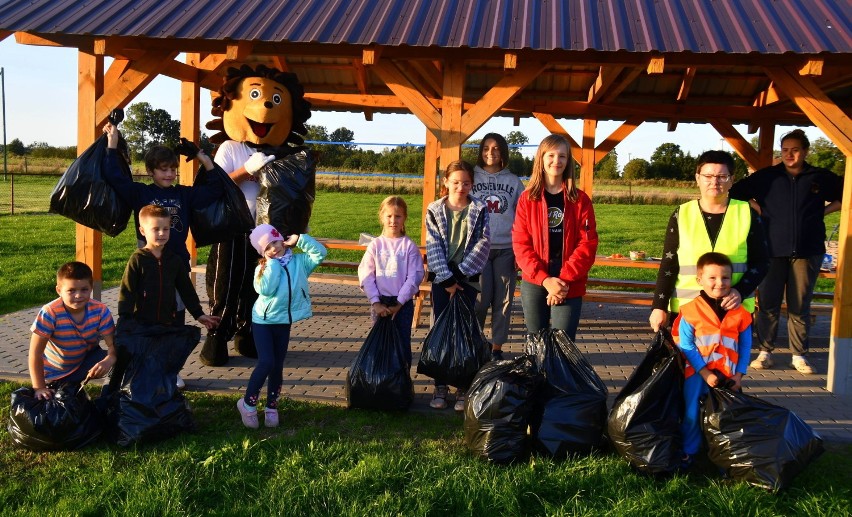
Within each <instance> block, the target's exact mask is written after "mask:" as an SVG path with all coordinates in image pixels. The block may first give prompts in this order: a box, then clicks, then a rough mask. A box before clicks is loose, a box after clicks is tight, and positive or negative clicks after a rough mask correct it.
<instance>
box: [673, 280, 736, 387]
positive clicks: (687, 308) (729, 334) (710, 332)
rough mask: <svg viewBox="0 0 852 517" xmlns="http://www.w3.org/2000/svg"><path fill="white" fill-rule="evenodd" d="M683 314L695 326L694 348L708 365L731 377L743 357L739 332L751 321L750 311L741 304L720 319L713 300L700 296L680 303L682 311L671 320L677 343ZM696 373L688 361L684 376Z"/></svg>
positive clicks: (711, 368)
mask: <svg viewBox="0 0 852 517" xmlns="http://www.w3.org/2000/svg"><path fill="white" fill-rule="evenodd" d="M681 318H686V321H687V322H688V323H689V324H690V325H692V326H693V327H695V348H696V349H698V353H700V354H701V357H703V358H704V361H705V362H706V363H707V368H709V369H710V370H718V371H719V372H721V373H722V374H723V375H725V376H726V377H732V376H733V375H734V373H736V370H737V361H739V358H740V355H739V352H738V350H737V348H738V344H739V337H740V333H741V332H742V331H744V330H745V329H747V328H748V326H749V325H751V314H749V312H748V311H747V310H745V309H744V308H743V307H742V306H740V307H737V308H736V309H734V310H732V311H728V313H727V314H725V318H724V319H723V320H722V321H719V317H718V316H717V315H716V312H715V311H714V310H713V308H712V307H710V304H708V303H707V301H706V300H704V298H702V297H701V296H699V297H698V298H695V299H694V300H692V301H691V302H689V303H686V304H684V305H682V306H681V307H680V314H678V315H677V318H676V319H675V321H674V323H673V324H672V333H673V336H674V338H675V343H678V344H680V336H679V335H678V328H679V326H680V319H681ZM694 373H695V368H693V367H692V365H691V364H689V361H687V362H686V368H684V376H685V377H687V378H689V377H690V376H692V375H693V374H694Z"/></svg>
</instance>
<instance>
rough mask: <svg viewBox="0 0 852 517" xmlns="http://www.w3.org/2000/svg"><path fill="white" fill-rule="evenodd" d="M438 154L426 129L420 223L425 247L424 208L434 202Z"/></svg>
mask: <svg viewBox="0 0 852 517" xmlns="http://www.w3.org/2000/svg"><path fill="white" fill-rule="evenodd" d="M439 152H440V149H439V144H438V138H437V137H436V136H435V133H434V132H432V131H430V130H429V129H426V163H425V164H424V165H423V207H422V208H423V211H422V212H421V213H422V214H423V217H422V218H421V221H420V245H421V246H425V245H426V208H428V207H429V203H431V202H432V201H435V195H436V190H437V188H436V187H437V185H438V175H439V174H440V171H439V170H438V154H439Z"/></svg>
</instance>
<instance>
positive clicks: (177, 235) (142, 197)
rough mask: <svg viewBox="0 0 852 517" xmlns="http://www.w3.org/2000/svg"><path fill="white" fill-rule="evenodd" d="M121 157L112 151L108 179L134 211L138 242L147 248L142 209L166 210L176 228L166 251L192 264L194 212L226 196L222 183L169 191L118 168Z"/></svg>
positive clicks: (107, 164) (106, 165)
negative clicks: (189, 240)
mask: <svg viewBox="0 0 852 517" xmlns="http://www.w3.org/2000/svg"><path fill="white" fill-rule="evenodd" d="M119 159H120V158H119V154H118V153H117V152H116V151H115V149H109V150H108V151H107V155H106V157H105V158H104V160H105V162H104V168H103V169H104V179H105V180H106V182H107V183H109V184H110V186H111V187H112V188H113V189H115V192H116V194H118V197H120V198H121V200H122V201H124V202H125V203H127V204H129V205H130V206H131V207H132V208H133V220H134V221H135V223H136V239H137V240H138V241H139V242H140V243H142V245H144V243H145V238H144V237H143V236H142V234H141V233H140V232H139V210H141V209H142V207H144V206H146V205H159V206H162V207H165V208H166V209H167V210H168V211H169V213H170V214H171V216H172V227H171V232H170V234H169V241H168V242H167V243H166V248H167V249H170V250H171V251H172V252H173V253H175V254H176V255H177V256H179V257H180V258H182V259H184V260H185V261H186V263H187V264H189V251H188V250H187V249H186V238H187V237H188V234H189V220H190V215H189V214H190V213H191V212H192V209H193V208H203V207H205V206H207V205H209V204H210V203H212V202H214V201H216V200H217V199H219V198H220V197H222V196H223V194H224V189H223V188H222V185H221V184H220V183H219V182H215V181H214V182H211V183H212V184H211V186H210V187H209V188H208V187H205V188H201V189H199V188H196V187H189V186H186V185H172V186H171V187H169V188H162V187H158V186H157V185H155V184H153V183H151V184H146V183H140V182H136V181H133V180H132V179H131V178H128V177H127V176H125V175H124V174H123V173H122V172H121V169H120V168H119V166H118V160H119Z"/></svg>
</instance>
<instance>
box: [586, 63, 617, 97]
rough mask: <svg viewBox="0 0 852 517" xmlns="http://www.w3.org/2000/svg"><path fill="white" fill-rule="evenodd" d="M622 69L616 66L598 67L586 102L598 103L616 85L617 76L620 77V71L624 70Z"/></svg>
mask: <svg viewBox="0 0 852 517" xmlns="http://www.w3.org/2000/svg"><path fill="white" fill-rule="evenodd" d="M624 68H625V67H623V66H617V65H616V66H602V67H600V68H599V69H598V77H597V78H596V79H595V82H594V83H592V86H591V87H590V88H589V94H588V96H587V101H586V102H590V103H592V102H599V101H600V100H601V99H602V98H603V97H604V96H605V95H606V93H607V91H609V89H610V88H612V87H613V86H614V85H615V84H616V81H617V80H618V76H619V75H621V71H622V70H624Z"/></svg>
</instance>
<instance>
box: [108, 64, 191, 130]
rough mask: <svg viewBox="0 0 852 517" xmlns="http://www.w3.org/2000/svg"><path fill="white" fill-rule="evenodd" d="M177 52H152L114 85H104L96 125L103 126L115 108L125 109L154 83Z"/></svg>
mask: <svg viewBox="0 0 852 517" xmlns="http://www.w3.org/2000/svg"><path fill="white" fill-rule="evenodd" d="M177 55H178V53H177V52H170V53H166V54H164V53H162V52H151V53H150V54H148V55H146V56H145V57H143V58H142V59H139V60H136V61H133V62H131V63H130V64H129V66H128V67H127V68H126V70H124V72H123V73H122V74H121V75H120V76H119V77H118V78H117V79H116V80H115V81H114V82H112V83H110V84H104V94H103V95H102V96H101V97H100V98H99V99H98V101H97V104H96V109H95V124H96V125H97V126H101V125H102V124H103V123H104V122H105V121H106V119H107V115H109V112H110V111H111V110H113V109H114V108H123V107H124V106H126V105H127V103H128V102H130V101H131V100H132V99H133V98H134V97H136V95H137V94H138V93H139V92H141V91H142V89H144V88H145V87H146V86H148V84H149V83H150V82H151V81H153V80H154V79H155V78H156V77H157V74H158V72H159V70H161V69H162V65H163V63H164V62H168V61H171V60H172V59H174V58H175V56H177Z"/></svg>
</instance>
